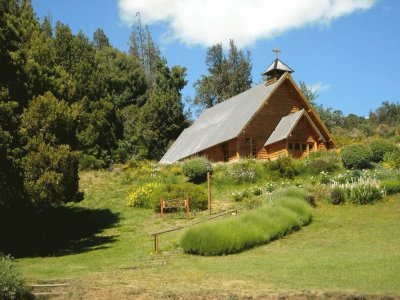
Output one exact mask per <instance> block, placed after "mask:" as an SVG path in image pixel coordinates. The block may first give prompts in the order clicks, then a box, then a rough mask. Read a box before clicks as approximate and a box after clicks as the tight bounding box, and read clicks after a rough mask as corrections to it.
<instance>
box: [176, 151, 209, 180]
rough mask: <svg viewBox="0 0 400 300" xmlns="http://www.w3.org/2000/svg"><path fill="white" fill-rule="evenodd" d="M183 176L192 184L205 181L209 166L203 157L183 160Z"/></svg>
mask: <svg viewBox="0 0 400 300" xmlns="http://www.w3.org/2000/svg"><path fill="white" fill-rule="evenodd" d="M182 171H183V174H184V175H185V176H187V177H189V180H190V181H192V182H194V183H201V182H204V181H206V180H207V172H209V171H212V170H211V164H210V162H209V161H208V160H207V159H206V158H205V157H195V158H192V159H188V160H185V161H184V162H183V164H182Z"/></svg>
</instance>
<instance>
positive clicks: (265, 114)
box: [238, 81, 303, 159]
mask: <svg viewBox="0 0 400 300" xmlns="http://www.w3.org/2000/svg"><path fill="white" fill-rule="evenodd" d="M249 101H250V99H249ZM302 108H303V106H302V102H301V100H300V99H299V98H298V97H297V95H296V94H294V93H293V92H292V91H291V84H290V83H289V82H287V81H285V82H284V83H283V84H282V85H281V86H280V87H279V88H278V89H277V90H276V91H275V93H274V94H273V95H272V96H271V97H270V99H269V100H268V102H267V103H266V105H264V106H263V107H262V108H261V109H260V110H259V112H258V113H257V114H256V115H255V116H254V118H253V119H252V120H251V121H250V122H249V124H248V125H247V127H246V128H245V129H244V131H243V132H242V134H241V135H240V136H239V138H238V142H239V155H240V157H246V156H247V155H248V153H247V152H248V151H247V146H246V138H252V139H253V140H254V142H255V144H256V149H257V156H256V158H258V159H268V158H269V156H270V154H269V153H267V150H266V149H265V147H264V144H265V142H266V141H267V139H268V137H269V136H270V135H271V134H272V132H273V131H274V129H275V127H276V126H277V125H278V123H279V121H280V120H281V119H282V117H284V116H287V115H288V114H290V113H291V112H295V111H298V110H300V109H302Z"/></svg>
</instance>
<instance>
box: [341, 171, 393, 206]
mask: <svg viewBox="0 0 400 300" xmlns="http://www.w3.org/2000/svg"><path fill="white" fill-rule="evenodd" d="M333 188H334V189H335V188H339V189H341V190H342V191H343V192H344V193H345V199H346V201H349V202H351V203H354V204H371V203H374V202H376V201H377V200H380V199H382V198H383V196H384V195H385V191H384V190H383V189H382V188H381V186H380V183H379V181H378V180H376V179H371V178H363V177H361V178H359V179H358V180H357V181H354V182H351V183H345V184H334V185H333Z"/></svg>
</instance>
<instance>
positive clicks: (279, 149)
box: [267, 141, 288, 160]
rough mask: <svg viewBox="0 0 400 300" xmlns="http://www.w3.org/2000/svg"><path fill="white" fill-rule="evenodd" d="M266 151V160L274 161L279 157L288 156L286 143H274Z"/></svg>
mask: <svg viewBox="0 0 400 300" xmlns="http://www.w3.org/2000/svg"><path fill="white" fill-rule="evenodd" d="M267 151H268V159H270V160H275V159H277V158H279V157H281V156H287V155H288V150H287V143H286V141H280V142H277V143H274V144H272V145H269V146H268V147H267Z"/></svg>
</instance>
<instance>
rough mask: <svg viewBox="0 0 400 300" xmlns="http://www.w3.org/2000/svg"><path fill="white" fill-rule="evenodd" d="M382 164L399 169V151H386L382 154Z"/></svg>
mask: <svg viewBox="0 0 400 300" xmlns="http://www.w3.org/2000/svg"><path fill="white" fill-rule="evenodd" d="M383 166H384V167H385V168H388V169H396V170H397V169H400V151H393V152H387V153H386V154H385V155H384V156H383Z"/></svg>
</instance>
